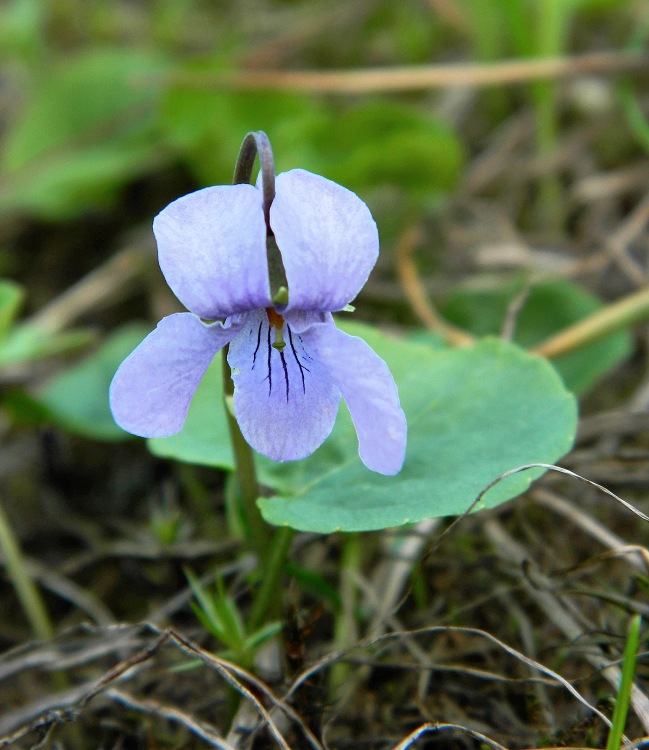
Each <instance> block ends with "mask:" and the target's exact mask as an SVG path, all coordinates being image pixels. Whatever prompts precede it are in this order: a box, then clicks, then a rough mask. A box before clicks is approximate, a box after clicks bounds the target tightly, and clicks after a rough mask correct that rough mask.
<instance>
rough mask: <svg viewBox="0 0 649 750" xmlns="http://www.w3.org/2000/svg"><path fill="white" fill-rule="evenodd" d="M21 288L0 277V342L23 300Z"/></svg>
mask: <svg viewBox="0 0 649 750" xmlns="http://www.w3.org/2000/svg"><path fill="white" fill-rule="evenodd" d="M23 297H24V291H23V288H22V287H21V286H20V285H19V284H16V283H15V282H13V281H9V279H0V342H2V340H3V339H4V338H5V337H6V335H7V333H8V332H9V328H10V326H11V324H12V323H13V322H14V320H15V318H16V316H17V315H18V311H19V310H20V306H21V304H22V302H23Z"/></svg>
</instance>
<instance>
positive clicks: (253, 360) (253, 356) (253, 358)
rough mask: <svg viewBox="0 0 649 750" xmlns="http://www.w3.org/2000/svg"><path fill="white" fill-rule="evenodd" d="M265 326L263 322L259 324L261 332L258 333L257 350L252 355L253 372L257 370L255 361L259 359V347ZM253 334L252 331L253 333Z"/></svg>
mask: <svg viewBox="0 0 649 750" xmlns="http://www.w3.org/2000/svg"><path fill="white" fill-rule="evenodd" d="M262 325H263V321H262V322H261V323H260V324H259V330H258V331H257V348H256V349H255V352H254V354H253V355H252V368H251V369H252V370H254V369H255V360H256V359H257V352H258V351H259V345H260V344H261V327H262ZM251 333H252V331H251Z"/></svg>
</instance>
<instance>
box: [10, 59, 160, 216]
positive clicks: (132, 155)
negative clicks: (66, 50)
mask: <svg viewBox="0 0 649 750" xmlns="http://www.w3.org/2000/svg"><path fill="white" fill-rule="evenodd" d="M164 68H165V66H164V63H163V62H162V59H161V57H160V56H159V55H157V54H149V53H141V52H135V51H131V50H126V49H123V50H120V49H97V50H89V51H86V52H82V53H79V54H78V55H77V56H76V57H72V58H68V59H66V60H65V61H63V62H62V63H60V64H59V65H55V66H53V68H52V69H51V70H47V71H43V72H42V73H41V74H40V75H38V77H37V80H36V81H35V83H34V86H33V89H32V91H31V92H30V95H29V96H28V100H27V104H26V106H25V107H24V108H23V110H22V112H21V113H20V115H19V117H18V118H17V119H15V120H14V121H13V123H12V124H11V127H10V129H9V131H8V133H7V135H6V138H5V142H4V146H3V148H2V153H1V155H0V170H1V171H2V173H3V175H4V180H3V184H2V189H0V210H1V211H5V212H16V211H30V212H34V213H36V214H39V215H41V216H45V217H48V218H52V219H57V218H64V217H66V216H70V215H73V214H76V213H79V212H80V211H83V210H86V209H88V208H90V207H92V206H95V205H100V204H102V203H105V202H106V201H107V200H109V199H110V198H112V197H113V196H114V194H115V191H116V190H117V189H118V188H119V187H121V186H122V185H123V184H124V183H125V182H126V181H127V180H128V179H132V178H134V177H136V176H138V175H140V174H142V173H143V172H146V171H148V170H149V169H150V168H151V167H152V166H153V165H154V164H155V163H156V159H157V154H158V144H157V141H156V139H155V138H154V137H153V134H154V131H155V128H156V119H155V112H156V103H157V100H158V96H159V94H158V87H157V86H154V85H152V83H153V81H154V77H155V76H156V75H157V74H159V73H160V72H161V71H162V70H164Z"/></svg>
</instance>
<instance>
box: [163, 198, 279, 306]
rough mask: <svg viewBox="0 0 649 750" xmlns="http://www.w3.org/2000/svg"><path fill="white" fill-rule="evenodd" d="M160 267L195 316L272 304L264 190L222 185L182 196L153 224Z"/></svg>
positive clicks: (164, 210)
mask: <svg viewBox="0 0 649 750" xmlns="http://www.w3.org/2000/svg"><path fill="white" fill-rule="evenodd" d="M153 232H154V234H155V237H156V241H157V243H158V259H159V262H160V268H161V269H162V273H163V274H164V277H165V279H166V280H167V283H168V284H169V286H170V287H171V289H172V290H173V292H174V294H175V295H176V297H178V299H179V300H180V301H181V302H182V303H183V305H185V307H187V309H188V310H191V311H192V312H193V313H195V314H196V315H199V316H200V317H201V318H207V319H209V320H216V319H218V318H227V317H228V316H229V315H233V314H235V313H242V312H247V311H249V310H254V309H257V308H260V307H267V306H268V305H269V304H270V286H269V281H268V264H267V260H266V224H265V221H264V212H263V207H262V195H261V191H260V190H258V189H257V188H256V187H253V186H252V185H217V186H215V187H208V188H204V189H203V190H197V191H196V192H194V193H190V194H189V195H184V196H183V197H182V198H178V200H175V201H174V202H173V203H170V204H169V205H168V206H167V207H166V208H165V209H163V210H162V211H161V212H160V213H159V214H158V215H157V216H156V217H155V219H154V220H153Z"/></svg>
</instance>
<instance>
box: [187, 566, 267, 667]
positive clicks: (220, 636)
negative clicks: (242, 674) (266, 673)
mask: <svg viewBox="0 0 649 750" xmlns="http://www.w3.org/2000/svg"><path fill="white" fill-rule="evenodd" d="M185 575H186V576H187V580H188V581H189V585H190V587H191V590H192V592H193V593H194V596H195V597H196V602H192V604H191V606H192V610H193V611H194V614H195V615H196V617H197V618H198V620H199V622H200V623H201V625H202V626H203V627H204V628H205V630H206V631H207V632H208V633H210V634H211V635H212V636H214V638H216V639H217V641H218V642H219V643H221V644H222V645H223V646H225V648H226V649H227V652H226V653H225V654H224V656H225V657H226V658H229V659H232V661H235V662H236V663H237V664H240V665H241V666H244V667H248V668H251V667H252V666H253V658H254V655H255V652H256V651H257V649H258V648H259V647H260V646H262V645H263V644H264V643H265V642H266V641H268V640H269V639H270V638H272V637H273V636H275V635H277V634H278V633H279V632H280V630H281V627H282V625H281V623H280V622H276V623H269V624H267V625H265V626H263V627H261V628H259V629H257V630H255V631H254V632H253V633H250V634H249V633H247V631H246V626H245V624H244V622H243V618H242V617H241V614H240V612H239V610H238V608H237V605H236V602H235V601H234V599H232V597H231V596H229V595H228V593H227V591H226V589H225V585H224V583H223V578H221V577H220V576H217V578H216V585H215V587H214V590H212V591H207V590H206V589H205V588H204V587H203V586H201V584H200V582H199V581H198V579H197V578H196V576H195V575H194V574H193V573H192V572H191V571H190V570H189V569H188V568H186V569H185Z"/></svg>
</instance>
